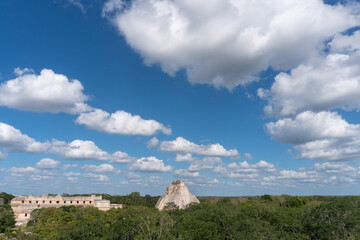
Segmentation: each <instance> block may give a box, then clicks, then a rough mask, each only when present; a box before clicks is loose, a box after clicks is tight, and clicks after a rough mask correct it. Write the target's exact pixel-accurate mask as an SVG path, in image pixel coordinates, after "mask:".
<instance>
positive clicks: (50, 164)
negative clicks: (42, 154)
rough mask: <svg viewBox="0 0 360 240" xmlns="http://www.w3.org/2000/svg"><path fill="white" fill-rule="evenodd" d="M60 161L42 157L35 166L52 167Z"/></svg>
mask: <svg viewBox="0 0 360 240" xmlns="http://www.w3.org/2000/svg"><path fill="white" fill-rule="evenodd" d="M59 164H60V161H56V160H54V159H51V158H43V159H41V160H40V161H39V162H37V163H36V167H37V168H44V169H52V168H56V167H57V166H59Z"/></svg>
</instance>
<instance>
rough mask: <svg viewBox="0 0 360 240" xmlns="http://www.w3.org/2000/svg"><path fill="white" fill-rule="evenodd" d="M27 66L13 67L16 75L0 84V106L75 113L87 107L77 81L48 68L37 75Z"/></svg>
mask: <svg viewBox="0 0 360 240" xmlns="http://www.w3.org/2000/svg"><path fill="white" fill-rule="evenodd" d="M32 72H33V71H32V70H29V69H22V70H21V69H18V68H17V69H15V73H16V74H17V75H18V76H17V78H15V79H12V80H8V81H6V82H4V83H1V84H0V106H6V107H9V108H15V109H19V110H25V111H35V112H52V113H58V112H66V113H71V114H76V113H80V112H83V111H85V110H89V109H90V107H89V106H88V105H87V104H86V103H85V101H87V100H88V98H89V97H88V96H86V95H84V93H83V89H84V87H83V86H82V84H81V83H80V81H78V80H76V79H73V80H69V79H68V78H67V77H66V76H65V75H62V74H57V73H55V72H54V71H53V70H51V69H43V70H42V71H41V72H40V75H36V74H34V73H32Z"/></svg>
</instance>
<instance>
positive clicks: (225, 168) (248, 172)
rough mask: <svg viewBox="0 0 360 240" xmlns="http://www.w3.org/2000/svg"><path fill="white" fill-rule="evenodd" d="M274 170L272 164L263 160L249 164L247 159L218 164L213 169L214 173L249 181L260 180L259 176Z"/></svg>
mask: <svg viewBox="0 0 360 240" xmlns="http://www.w3.org/2000/svg"><path fill="white" fill-rule="evenodd" d="M276 171H277V169H276V168H275V166H274V165H273V164H271V163H268V162H266V161H263V160H262V161H259V162H257V163H254V164H249V163H248V162H247V161H243V162H239V163H236V162H233V163H230V164H228V165H218V166H216V167H215V168H214V170H213V172H214V173H218V174H220V175H221V176H223V177H225V178H240V179H243V180H250V181H260V178H261V176H264V175H266V174H268V173H272V172H276Z"/></svg>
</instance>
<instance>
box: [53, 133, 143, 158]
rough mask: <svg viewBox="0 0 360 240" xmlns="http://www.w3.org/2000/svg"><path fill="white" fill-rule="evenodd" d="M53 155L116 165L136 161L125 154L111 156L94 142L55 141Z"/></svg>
mask: <svg viewBox="0 0 360 240" xmlns="http://www.w3.org/2000/svg"><path fill="white" fill-rule="evenodd" d="M50 152H51V153H55V154H59V155H60V156H61V157H63V158H65V159H69V160H97V161H110V162H114V163H132V162H134V161H135V160H136V158H134V157H130V156H129V155H128V154H127V153H124V152H120V151H117V152H114V153H113V154H109V153H108V152H106V151H103V150H102V149H100V148H99V147H98V146H97V145H96V144H95V143H94V142H93V141H84V140H79V139H77V140H74V141H72V142H70V143H66V142H64V141H58V140H53V141H52V144H51V148H50Z"/></svg>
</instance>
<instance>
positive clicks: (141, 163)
mask: <svg viewBox="0 0 360 240" xmlns="http://www.w3.org/2000/svg"><path fill="white" fill-rule="evenodd" d="M129 169H130V170H133V171H142V172H169V171H171V170H172V167H171V166H165V164H164V162H163V160H160V159H157V158H156V157H143V158H140V159H138V160H136V162H134V163H133V164H131V165H129Z"/></svg>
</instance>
